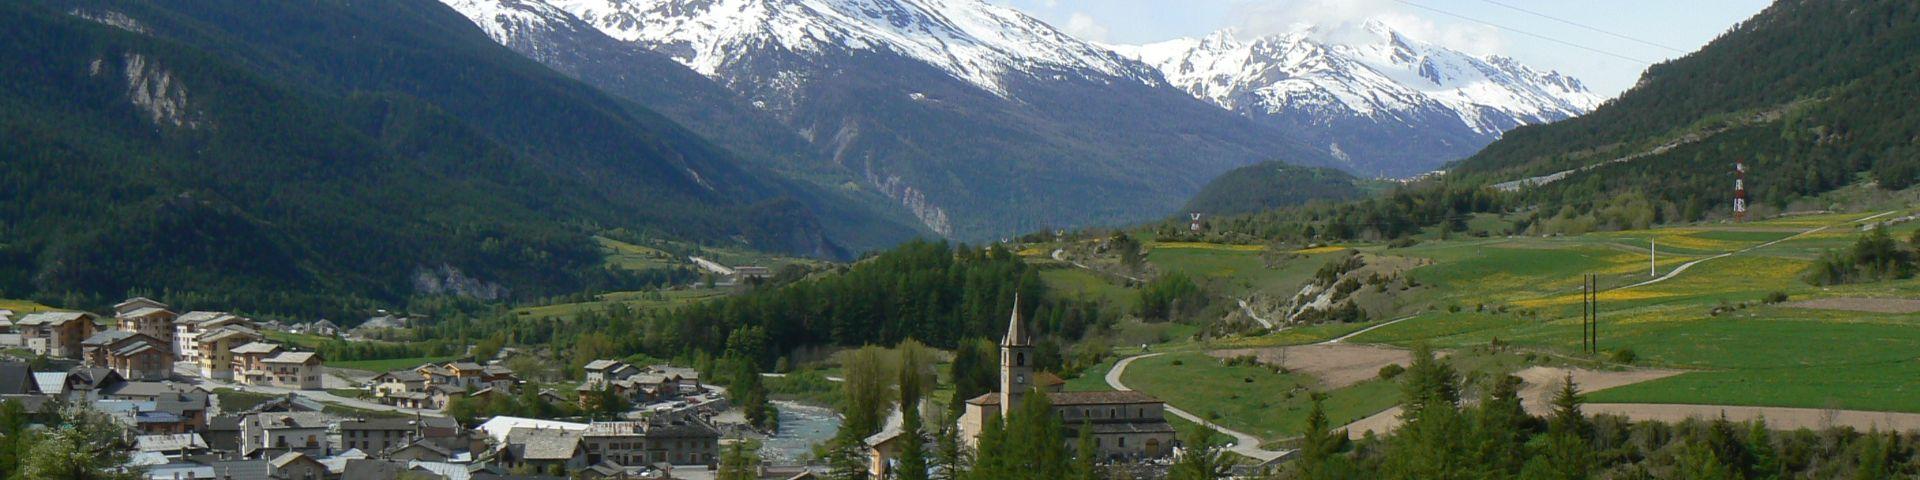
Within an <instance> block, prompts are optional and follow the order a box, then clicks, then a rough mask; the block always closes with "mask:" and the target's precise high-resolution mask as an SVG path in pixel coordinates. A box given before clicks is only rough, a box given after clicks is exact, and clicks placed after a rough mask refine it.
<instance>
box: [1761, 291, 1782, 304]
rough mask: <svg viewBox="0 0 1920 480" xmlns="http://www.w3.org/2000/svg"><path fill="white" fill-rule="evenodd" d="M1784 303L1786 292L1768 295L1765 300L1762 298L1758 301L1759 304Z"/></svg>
mask: <svg viewBox="0 0 1920 480" xmlns="http://www.w3.org/2000/svg"><path fill="white" fill-rule="evenodd" d="M1786 301H1787V292H1780V291H1775V292H1773V293H1768V294H1767V296H1766V298H1763V299H1761V300H1760V302H1761V303H1786Z"/></svg>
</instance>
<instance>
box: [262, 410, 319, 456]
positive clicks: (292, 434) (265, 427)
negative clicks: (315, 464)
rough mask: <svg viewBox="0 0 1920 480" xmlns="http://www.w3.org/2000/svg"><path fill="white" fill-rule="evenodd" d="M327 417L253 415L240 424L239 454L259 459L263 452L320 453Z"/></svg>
mask: <svg viewBox="0 0 1920 480" xmlns="http://www.w3.org/2000/svg"><path fill="white" fill-rule="evenodd" d="M328 420H329V419H328V417H327V415H326V414H324V413H256V414H253V415H248V416H247V417H246V418H245V419H243V420H241V421H240V455H241V456H243V457H247V458H260V457H261V455H263V454H264V452H274V453H273V454H274V455H278V454H279V453H282V452H289V451H294V452H304V453H310V454H323V453H325V452H326V451H327V450H329V445H328V442H327V422H328Z"/></svg>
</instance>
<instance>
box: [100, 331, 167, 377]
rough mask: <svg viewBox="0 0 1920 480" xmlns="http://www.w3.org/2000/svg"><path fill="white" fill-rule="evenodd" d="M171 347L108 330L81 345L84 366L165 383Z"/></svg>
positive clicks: (138, 335)
mask: <svg viewBox="0 0 1920 480" xmlns="http://www.w3.org/2000/svg"><path fill="white" fill-rule="evenodd" d="M170 346H171V345H170V344H169V343H168V342H166V341H164V340H160V339H158V338H154V337H152V336H149V335H147V334H145V333H140V332H135V331H132V330H107V331H103V332H100V333H96V334H93V336H91V337H87V339H86V340H83V341H81V342H80V348H81V350H82V356H83V357H84V361H85V364H86V365H88V366H94V367H105V368H108V369H112V370H113V371H114V372H116V373H119V374H120V376H121V377H125V378H128V379H132V380H166V379H167V378H170V377H172V376H173V352H171V351H169V350H168V348H169V347H170Z"/></svg>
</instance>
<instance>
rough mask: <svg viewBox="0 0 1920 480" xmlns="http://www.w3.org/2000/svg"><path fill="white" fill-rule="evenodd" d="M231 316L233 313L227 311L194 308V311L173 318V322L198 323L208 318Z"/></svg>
mask: <svg viewBox="0 0 1920 480" xmlns="http://www.w3.org/2000/svg"><path fill="white" fill-rule="evenodd" d="M231 316H233V314H230V313H227V312H207V311H199V310H195V311H191V312H187V313H185V314H182V315H180V317H179V318H175V319H173V323H174V324H176V325H177V324H182V323H186V324H198V323H202V322H206V321H209V320H215V319H219V318H224V317H231Z"/></svg>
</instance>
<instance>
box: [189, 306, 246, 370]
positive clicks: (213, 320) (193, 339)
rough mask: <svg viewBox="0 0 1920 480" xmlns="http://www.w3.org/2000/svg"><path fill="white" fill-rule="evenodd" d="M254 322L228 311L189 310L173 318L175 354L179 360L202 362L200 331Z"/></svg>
mask: <svg viewBox="0 0 1920 480" xmlns="http://www.w3.org/2000/svg"><path fill="white" fill-rule="evenodd" d="M251 324H252V322H251V321H248V320H246V319H244V318H240V317H236V316H233V315H232V314H228V313H226V312H202V311H193V312H187V313H186V314H184V315H181V316H179V317H177V318H174V319H173V354H174V355H175V356H177V357H178V358H177V359H178V360H182V361H186V362H188V363H194V364H198V363H199V362H200V351H199V350H198V348H199V346H200V343H199V337H200V332H205V331H208V330H213V329H216V328H220V327H224V326H227V325H241V326H249V325H251Z"/></svg>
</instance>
